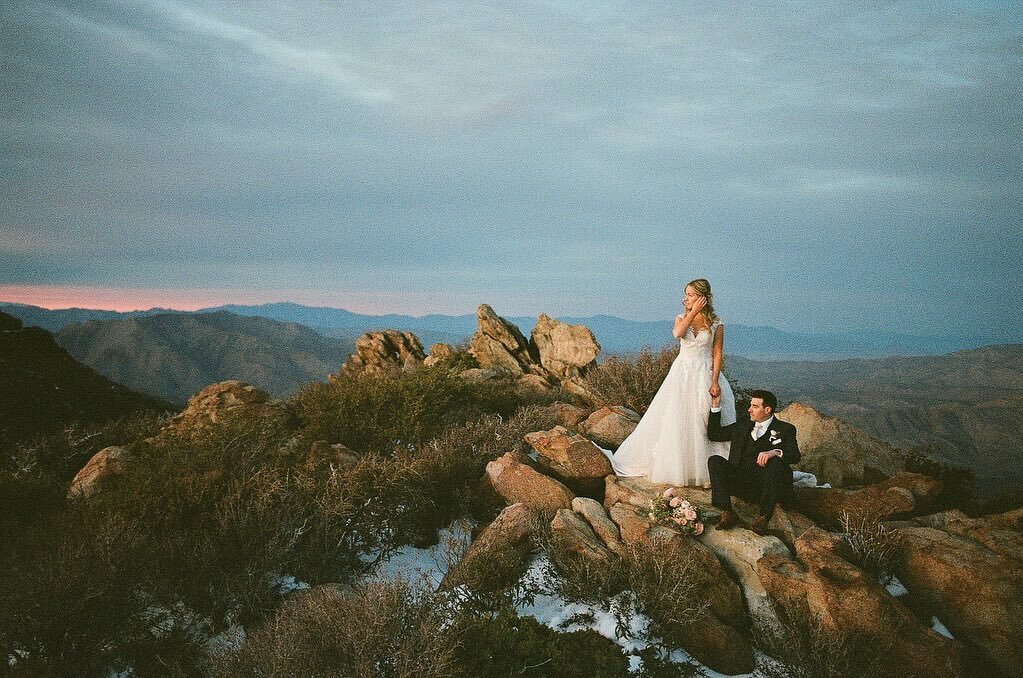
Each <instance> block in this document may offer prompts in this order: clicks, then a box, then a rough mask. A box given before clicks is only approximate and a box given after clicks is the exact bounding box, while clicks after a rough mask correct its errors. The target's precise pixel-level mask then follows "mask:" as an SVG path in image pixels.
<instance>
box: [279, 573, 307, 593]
mask: <svg viewBox="0 0 1023 678" xmlns="http://www.w3.org/2000/svg"><path fill="white" fill-rule="evenodd" d="M271 586H276V587H277V589H278V590H279V591H280V593H281V595H282V596H286V595H288V594H289V593H291V592H292V591H299V590H302V589H307V588H309V584H307V583H305V582H304V581H299V580H298V579H295V578H294V577H293V576H291V575H290V574H286V575H283V576H280V577H275V578H274V580H273V582H272V583H271Z"/></svg>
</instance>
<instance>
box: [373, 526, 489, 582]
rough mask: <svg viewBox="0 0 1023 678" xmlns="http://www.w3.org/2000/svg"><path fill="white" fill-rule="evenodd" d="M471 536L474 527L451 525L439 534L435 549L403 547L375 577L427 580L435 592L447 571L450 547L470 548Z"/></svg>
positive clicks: (383, 563)
mask: <svg viewBox="0 0 1023 678" xmlns="http://www.w3.org/2000/svg"><path fill="white" fill-rule="evenodd" d="M471 532H472V525H471V524H469V523H465V522H455V523H452V524H451V525H450V526H448V527H446V528H444V529H443V530H441V531H440V534H439V541H438V542H437V543H436V544H435V545H433V546H431V547H430V548H425V549H419V548H415V547H414V546H404V547H402V548H400V549H398V550H397V551H395V552H394V554H393V555H392V556H391V557H390V558H389V559H388V560H386V561H384V562H382V563H380V565H379V566H378V567H377V570H376V572H375V573H374V575H375V576H376V577H377V578H380V579H396V578H398V577H402V578H403V579H407V580H410V581H412V580H418V579H425V580H426V581H428V582H429V583H430V586H431V587H432V588H437V587H438V586H440V582H441V580H442V579H444V575H445V574H446V573H447V570H448V564H447V562H446V560H445V551H446V550H447V549H448V548H449V546H448V545H449V543H451V542H460V543H464V544H465V546H466V547H468V544H469V535H470V533H471Z"/></svg>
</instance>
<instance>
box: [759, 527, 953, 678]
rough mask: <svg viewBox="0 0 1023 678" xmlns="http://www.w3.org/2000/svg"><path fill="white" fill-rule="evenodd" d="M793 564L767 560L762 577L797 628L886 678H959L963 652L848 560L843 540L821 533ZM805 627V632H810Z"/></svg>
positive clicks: (808, 537) (808, 536)
mask: <svg viewBox="0 0 1023 678" xmlns="http://www.w3.org/2000/svg"><path fill="white" fill-rule="evenodd" d="M795 546H796V556H797V558H798V561H794V560H792V559H791V558H789V557H788V556H787V555H767V556H765V557H764V558H762V559H760V560H759V561H758V563H757V573H758V575H759V577H760V581H761V582H762V583H763V585H764V587H765V588H766V590H767V592H768V595H770V597H771V599H772V600H773V601H774V603H775V605H776V606H777V607H778V608H779V609H780V610H781V611H782V612H783V613H784V616H785V617H786V618H787V619H788V620H790V624H793V625H794V626H795V627H796V628H795V629H790V632H795V633H797V634H799V633H803V634H805V635H811V631H814V630H815V629H814V627H817V626H819V631H820V633H821V637H822V639H827V640H828V641H829V642H831V643H836V644H837V645H838V646H840V647H845V648H847V649H848V650H850V651H852V652H853V653H854V654H853V656H852V657H851V660H852V661H853V662H854V666H855V664H856V663H858V662H862V665H863V666H870V670H871V673H872V675H879V676H908V675H922V676H957V675H961V673H962V656H961V654H962V647H961V645H960V644H959V643H958V642H956V641H954V640H951V639H949V638H946V637H945V636H942V635H940V634H938V633H936V632H935V631H933V630H931V629H929V628H926V627H924V626H923V625H921V624H920V622H919V621H917V620H916V618H915V617H914V616H913V614H912V613H911V612H910V611H909V610H908V609H907V608H906V607H905V606H903V605H902V603H900V602H898V601H897V600H896V599H895V598H893V597H892V596H891V594H889V593H888V591H886V590H885V588H884V587H883V586H881V585H880V584H878V583H877V582H876V581H875V580H874V579H873V578H872V577H870V576H868V575H866V574H865V573H864V572H863V571H862V570H860V569H859V568H857V567H855V566H854V565H852V564H850V563H849V562H848V561H846V560H845V559H844V558H843V557H842V556H841V555H840V553H839V552H840V550H841V549H842V548H843V546H842V543H841V541H840V540H839V538H838V537H837V536H835V535H833V534H831V533H829V532H825V531H824V530H821V529H819V528H815V529H812V530H808V531H807V532H805V533H804V534H803V535H802V536H800V537H799V538H798V539H797V540H796V542H795ZM804 626H805V628H804Z"/></svg>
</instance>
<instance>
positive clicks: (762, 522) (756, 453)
mask: <svg viewBox="0 0 1023 678" xmlns="http://www.w3.org/2000/svg"><path fill="white" fill-rule="evenodd" d="M710 402H711V408H710V419H709V421H708V422H707V437H708V438H710V439H711V440H715V441H719V442H726V441H731V443H732V445H731V448H730V451H729V454H728V459H725V458H724V457H722V456H721V455H718V454H715V455H713V456H711V458H710V459H708V460H707V468H708V470H709V471H710V485H711V503H712V504H713V505H714V506H716V507H718V508H719V509H721V519H720V520H719V521H718V524H717V529H719V530H728V529H731V528H733V527H735V526H736V525H738V524H739V523H740V522H741V521H740V520H739V516H737V515H735V512H734V511H733V510H732V497H733V496H742V497H746V498H748V499H751V500H754V501H758V502H759V503H760V514H759V515H758V516H757V518H756V520H754V521H753V524H752V525H751V528H752V529H753V531H754V532H756V533H757V534H764V533H765V532H766V531H767V521H768V520H770V519H771V514H772V513H774V507H775V505H776V504H777V503H778V502H779V501H780V500H784V499H787V498H788V497H789V495H790V494H791V493H792V468H791V467H790V466H789V465H790V464H797V463H799V445H798V444H797V443H796V427H795V426H793V425H792V424H789V423H786V422H784V421H781V420H780V419H778V418H777V417H775V416H774V410H775V408H776V407H777V406H778V399H777V398H775V396H774V394H773V393H771V392H770V391H760V390H758V391H753V392H752V394H751V399H750V406H749V418H750V421H748V422H745V421H740V422H736V423H734V424H729V425H728V426H722V425H721V407H720V404H721V396H716V397H713V398H711V401H710Z"/></svg>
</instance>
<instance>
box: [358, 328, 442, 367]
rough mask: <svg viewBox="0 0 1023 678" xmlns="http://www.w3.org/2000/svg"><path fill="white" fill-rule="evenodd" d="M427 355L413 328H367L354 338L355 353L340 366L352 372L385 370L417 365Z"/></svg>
mask: <svg viewBox="0 0 1023 678" xmlns="http://www.w3.org/2000/svg"><path fill="white" fill-rule="evenodd" d="M425 359H426V353H424V352H423V345H422V343H420V341H419V338H418V337H417V336H416V335H414V334H412V333H411V332H399V331H398V330H383V331H381V332H367V333H366V334H363V335H362V336H361V337H359V338H358V339H356V340H355V353H353V354H352V355H351V356H349V358H348V360H346V361H345V364H344V365H342V366H341V372H342V373H344V374H346V375H349V376H353V375H357V374H363V373H366V374H383V373H386V372H388V371H391V370H394V369H408V368H412V367H417V366H419V365H422V364H423V361H424V360H425Z"/></svg>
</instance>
